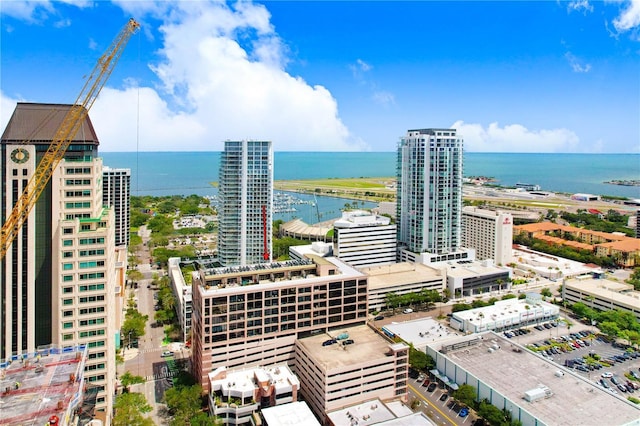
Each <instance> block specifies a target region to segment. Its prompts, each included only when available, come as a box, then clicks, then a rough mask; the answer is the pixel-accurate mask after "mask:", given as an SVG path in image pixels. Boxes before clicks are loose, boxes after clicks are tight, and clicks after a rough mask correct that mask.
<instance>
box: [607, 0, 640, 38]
mask: <svg viewBox="0 0 640 426" xmlns="http://www.w3.org/2000/svg"><path fill="white" fill-rule="evenodd" d="M613 25H614V27H615V28H616V30H618V31H619V32H625V31H628V30H632V29H634V28H638V27H640V0H630V1H629V2H628V6H627V8H626V9H625V10H623V11H622V13H621V14H620V16H618V17H617V18H616V19H614V20H613Z"/></svg>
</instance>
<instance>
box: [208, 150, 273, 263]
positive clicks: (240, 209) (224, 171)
mask: <svg viewBox="0 0 640 426" xmlns="http://www.w3.org/2000/svg"><path fill="white" fill-rule="evenodd" d="M219 179H220V186H219V189H218V196H219V200H220V202H219V206H218V217H219V229H218V258H219V260H220V262H221V263H222V264H223V265H225V266H237V265H251V264H255V263H265V262H270V261H271V241H272V239H271V236H272V223H271V222H272V206H273V149H272V146H271V142H270V141H247V140H243V141H225V143H224V151H223V152H222V157H221V161H220V172H219Z"/></svg>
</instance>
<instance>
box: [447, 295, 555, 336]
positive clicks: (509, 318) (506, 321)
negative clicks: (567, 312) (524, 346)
mask: <svg viewBox="0 0 640 426" xmlns="http://www.w3.org/2000/svg"><path fill="white" fill-rule="evenodd" d="M559 315H560V308H559V307H558V306H555V305H552V304H551V303H547V302H544V301H542V299H541V298H540V295H539V294H537V293H527V298H526V299H507V300H500V301H497V302H496V303H495V304H493V305H491V306H485V307H482V308H475V309H469V310H467V311H460V312H454V313H453V314H452V315H451V319H450V322H449V324H450V325H451V327H453V328H455V329H456V330H460V331H462V332H464V333H480V332H483V331H488V330H493V331H502V330H510V329H513V328H519V327H523V326H526V325H531V324H537V323H540V322H547V321H552V320H556V319H557V318H558V316H559Z"/></svg>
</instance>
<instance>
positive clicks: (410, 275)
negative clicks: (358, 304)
mask: <svg viewBox="0 0 640 426" xmlns="http://www.w3.org/2000/svg"><path fill="white" fill-rule="evenodd" d="M360 270H361V271H362V272H364V273H365V274H367V275H369V289H373V290H375V289H379V288H387V287H390V286H394V285H405V284H415V283H419V282H424V281H436V280H441V281H442V286H443V287H444V283H445V279H446V275H445V274H443V273H442V272H441V271H440V270H438V269H434V268H431V267H429V266H426V265H423V264H422V263H412V262H402V263H393V264H389V265H384V266H372V267H370V268H360Z"/></svg>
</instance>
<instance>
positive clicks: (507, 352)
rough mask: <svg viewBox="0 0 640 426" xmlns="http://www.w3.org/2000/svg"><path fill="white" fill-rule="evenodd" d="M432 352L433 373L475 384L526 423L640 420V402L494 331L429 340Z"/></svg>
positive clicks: (479, 397) (533, 425)
mask: <svg viewBox="0 0 640 426" xmlns="http://www.w3.org/2000/svg"><path fill="white" fill-rule="evenodd" d="M427 355H429V356H431V357H432V358H433V359H434V361H435V363H436V368H435V369H434V370H433V372H432V374H433V376H438V377H441V378H446V380H447V381H448V382H450V383H455V384H457V385H458V386H459V385H462V384H468V385H470V386H473V388H474V389H475V391H476V400H479V401H480V400H483V399H486V400H488V401H489V402H490V403H491V404H493V405H494V406H496V407H498V408H499V409H501V410H506V411H508V412H510V413H511V416H512V418H513V419H514V420H518V421H520V422H521V424H522V425H523V426H540V425H594V426H595V425H627V426H631V425H639V424H640V407H638V406H636V405H634V404H632V403H630V402H628V401H626V400H625V399H624V398H622V397H619V396H616V395H613V394H612V393H610V392H609V391H607V390H605V389H604V388H602V387H600V386H596V385H595V383H594V382H592V381H590V380H587V378H586V377H582V376H580V375H578V374H576V373H574V372H573V371H570V370H567V369H565V368H564V367H561V366H558V365H557V364H555V363H553V361H550V360H547V359H545V358H543V357H542V356H540V355H537V354H534V353H532V352H530V351H528V350H527V349H525V348H523V347H522V346H520V345H518V344H517V343H515V342H512V341H510V340H508V339H506V338H503V337H501V336H499V335H497V334H495V333H493V332H486V333H482V334H481V335H477V334H472V335H469V336H465V337H460V338H458V339H455V341H452V342H449V341H447V342H444V343H437V342H436V343H434V344H429V345H428V346H427ZM514 378H517V380H514Z"/></svg>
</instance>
